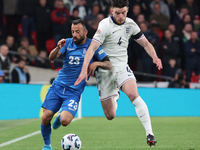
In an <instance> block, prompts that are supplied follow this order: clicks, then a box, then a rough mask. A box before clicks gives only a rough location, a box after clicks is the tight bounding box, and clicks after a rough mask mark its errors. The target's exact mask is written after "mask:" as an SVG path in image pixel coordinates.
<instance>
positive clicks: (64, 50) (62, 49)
mask: <svg viewBox="0 0 200 150" xmlns="http://www.w3.org/2000/svg"><path fill="white" fill-rule="evenodd" d="M68 43H69V40H68V39H66V43H65V45H64V46H63V47H62V48H61V49H60V53H61V54H64V53H65V52H66V51H67V45H68Z"/></svg>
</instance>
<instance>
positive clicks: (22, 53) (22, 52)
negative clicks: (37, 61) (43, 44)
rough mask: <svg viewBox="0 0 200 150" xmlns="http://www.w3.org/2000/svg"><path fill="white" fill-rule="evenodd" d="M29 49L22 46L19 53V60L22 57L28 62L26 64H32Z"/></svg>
mask: <svg viewBox="0 0 200 150" xmlns="http://www.w3.org/2000/svg"><path fill="white" fill-rule="evenodd" d="M29 54H30V53H29V51H28V50H27V49H26V48H22V49H20V51H19V55H18V57H17V62H18V61H19V60H20V59H23V60H24V61H25V62H26V65H31V59H30V57H29Z"/></svg>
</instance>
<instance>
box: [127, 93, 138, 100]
mask: <svg viewBox="0 0 200 150" xmlns="http://www.w3.org/2000/svg"><path fill="white" fill-rule="evenodd" d="M127 96H128V97H129V99H130V100H131V101H134V99H136V98H137V97H138V96H139V94H138V93H129V94H127Z"/></svg>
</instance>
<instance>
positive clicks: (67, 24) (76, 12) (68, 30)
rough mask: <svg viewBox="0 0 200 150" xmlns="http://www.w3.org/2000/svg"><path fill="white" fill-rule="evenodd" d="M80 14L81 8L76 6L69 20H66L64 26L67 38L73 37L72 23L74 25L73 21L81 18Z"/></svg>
mask: <svg viewBox="0 0 200 150" xmlns="http://www.w3.org/2000/svg"><path fill="white" fill-rule="evenodd" d="M78 15H79V10H78V8H77V7H75V8H74V9H73V13H72V15H70V16H69V18H68V19H67V21H66V22H65V28H64V34H65V36H64V37H65V38H71V37H72V33H71V25H72V21H73V20H76V19H80V18H79V17H78Z"/></svg>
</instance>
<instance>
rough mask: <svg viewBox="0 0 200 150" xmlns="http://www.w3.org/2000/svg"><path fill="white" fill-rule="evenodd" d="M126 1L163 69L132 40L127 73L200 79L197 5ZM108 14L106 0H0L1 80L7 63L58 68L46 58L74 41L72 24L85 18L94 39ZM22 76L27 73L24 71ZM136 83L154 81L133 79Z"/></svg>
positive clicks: (178, 0) (187, 0) (173, 0)
mask: <svg viewBox="0 0 200 150" xmlns="http://www.w3.org/2000/svg"><path fill="white" fill-rule="evenodd" d="M129 2H130V4H129V12H128V17H130V18H131V19H133V20H134V21H135V22H136V23H137V24H138V25H139V27H140V28H141V31H142V32H143V33H144V35H145V36H146V38H147V39H148V40H149V41H150V42H151V44H152V45H153V46H154V48H155V50H156V52H157V54H158V56H159V57H160V58H161V59H162V62H163V70H162V71H158V70H157V69H156V67H155V64H153V61H152V59H151V57H149V56H148V54H147V53H146V52H145V50H144V49H143V48H142V47H141V46H140V45H138V44H137V43H136V42H133V39H132V38H131V39H130V44H129V47H128V50H127V52H128V55H129V60H128V63H129V66H130V67H131V69H132V70H133V71H140V72H145V73H151V74H158V75H165V76H170V77H172V78H173V79H172V81H175V80H178V81H180V76H181V80H183V79H184V77H186V81H187V82H190V81H191V77H192V76H194V75H199V74H200V40H199V38H200V1H199V0H130V1H129ZM110 15H111V7H110V1H109V0H0V45H1V48H0V70H2V71H3V72H4V73H3V74H2V73H1V74H0V75H1V77H2V76H4V82H10V80H9V79H8V74H9V69H10V63H11V62H13V63H20V61H21V60H24V61H25V62H26V65H31V66H36V67H42V68H51V69H56V68H60V67H62V63H61V62H59V61H54V62H51V61H49V60H48V55H49V53H50V51H51V50H52V49H53V48H54V47H55V46H56V43H57V42H58V41H59V40H60V39H61V38H71V37H72V35H71V29H70V28H71V21H72V20H75V19H78V18H82V19H84V20H85V21H86V23H87V29H88V31H89V32H88V37H89V38H92V37H93V35H94V33H95V32H96V29H97V27H98V23H99V22H100V21H101V20H102V19H104V18H105V17H107V16H110ZM60 58H62V57H60ZM26 70H27V69H26ZM21 71H22V72H23V73H25V74H27V71H25V70H24V69H21ZM180 73H181V75H180ZM177 74H178V77H179V79H178V77H177ZM137 80H138V81H154V80H155V78H151V77H148V76H145V77H143V76H137ZM19 82H20V81H19ZM23 82H24V81H23ZM27 82H28V81H27Z"/></svg>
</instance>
